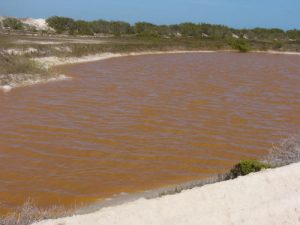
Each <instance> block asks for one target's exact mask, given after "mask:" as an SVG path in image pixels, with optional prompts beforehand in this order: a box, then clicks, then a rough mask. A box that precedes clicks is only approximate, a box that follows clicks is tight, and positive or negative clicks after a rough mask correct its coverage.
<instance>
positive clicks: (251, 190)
mask: <svg viewBox="0 0 300 225" xmlns="http://www.w3.org/2000/svg"><path fill="white" fill-rule="evenodd" d="M299 171H300V163H296V164H291V165H288V166H285V167H281V168H276V169H270V170H266V171H262V172H259V173H255V174H250V175H248V176H245V177H239V178H238V179H235V180H229V181H224V182H220V183H215V184H210V185H206V186H203V187H198V188H194V189H191V190H186V191H183V192H181V193H179V194H175V195H167V196H163V197H160V198H155V199H148V200H147V199H139V200H136V201H133V202H128V203H125V204H122V205H119V206H114V207H107V208H102V209H101V210H99V211H97V212H94V213H91V214H85V215H76V216H72V217H66V218H61V219H56V220H46V221H41V222H39V223H36V224H35V225H79V224H84V225H135V224H136V225H150V224H153V225H170V224H172V225H202V224H203V225H220V224H222V225H246V224H247V225H253V224H256V225H267V224H268V225H270V224H272V225H295V224H300V173H299Z"/></svg>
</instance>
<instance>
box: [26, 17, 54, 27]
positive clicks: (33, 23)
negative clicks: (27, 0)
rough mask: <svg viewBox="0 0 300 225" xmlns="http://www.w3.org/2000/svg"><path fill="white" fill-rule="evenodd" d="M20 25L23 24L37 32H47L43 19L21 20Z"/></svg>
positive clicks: (46, 25)
mask: <svg viewBox="0 0 300 225" xmlns="http://www.w3.org/2000/svg"><path fill="white" fill-rule="evenodd" d="M21 21H22V23H25V24H27V25H29V26H32V27H35V29H37V30H48V29H50V28H49V27H48V24H47V22H46V20H45V19H41V18H40V19H34V18H25V19H21Z"/></svg>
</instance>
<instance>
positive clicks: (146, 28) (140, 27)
mask: <svg viewBox="0 0 300 225" xmlns="http://www.w3.org/2000/svg"><path fill="white" fill-rule="evenodd" d="M134 31H135V33H137V34H142V35H146V34H147V35H153V34H157V26H156V25H155V24H152V23H146V22H138V23H136V24H135V25H134Z"/></svg>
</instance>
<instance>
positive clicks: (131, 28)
mask: <svg viewBox="0 0 300 225" xmlns="http://www.w3.org/2000/svg"><path fill="white" fill-rule="evenodd" d="M46 21H47V23H48V26H49V27H50V28H52V29H53V30H54V31H55V32H56V33H58V34H69V35H97V34H110V35H115V36H122V35H135V36H138V37H153V38H155V37H157V38H159V37H196V38H207V39H208V38H209V39H217V40H220V39H232V38H235V39H238V38H241V39H245V40H247V39H248V40H260V41H261V40H271V41H277V40H278V41H300V30H297V29H294V30H288V31H284V30H282V29H278V28H274V29H266V28H254V29H234V28H231V27H228V26H224V25H214V24H207V23H181V24H173V25H156V24H152V23H147V22H137V23H135V24H133V25H131V24H129V23H127V22H124V21H107V20H94V21H84V20H74V19H72V18H68V17H59V16H52V17H50V18H48V19H47V20H46ZM2 25H3V26H4V27H5V28H10V29H15V30H22V29H24V27H26V26H24V24H22V22H21V21H20V20H18V19H16V18H6V19H5V20H3V21H2Z"/></svg>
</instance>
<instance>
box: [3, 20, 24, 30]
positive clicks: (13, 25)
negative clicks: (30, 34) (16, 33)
mask: <svg viewBox="0 0 300 225" xmlns="http://www.w3.org/2000/svg"><path fill="white" fill-rule="evenodd" d="M2 24H3V27H5V28H10V29H13V30H22V29H23V27H24V24H23V23H22V22H21V21H20V20H18V19H15V18H6V19H4V20H3V21H2Z"/></svg>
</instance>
